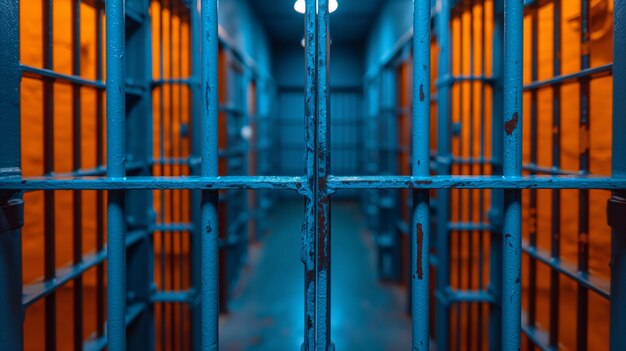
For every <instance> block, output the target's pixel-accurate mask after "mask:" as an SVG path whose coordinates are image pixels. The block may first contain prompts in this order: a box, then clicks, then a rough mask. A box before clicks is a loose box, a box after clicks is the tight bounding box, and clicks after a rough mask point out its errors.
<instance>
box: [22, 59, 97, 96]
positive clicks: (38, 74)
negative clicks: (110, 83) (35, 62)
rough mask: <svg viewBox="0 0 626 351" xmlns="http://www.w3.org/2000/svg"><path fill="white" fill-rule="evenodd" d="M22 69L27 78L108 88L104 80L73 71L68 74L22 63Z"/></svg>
mask: <svg viewBox="0 0 626 351" xmlns="http://www.w3.org/2000/svg"><path fill="white" fill-rule="evenodd" d="M20 70H21V71H22V75H23V76H24V77H26V78H34V79H41V80H44V81H46V80H52V81H55V82H60V83H68V84H73V85H80V86H85V87H92V88H96V89H99V90H104V89H105V88H106V84H105V82H103V81H102V80H99V79H96V80H90V79H86V78H82V77H81V76H80V75H78V74H76V73H72V75H67V74H63V73H59V72H55V71H53V70H52V69H51V68H38V67H32V66H28V65H20Z"/></svg>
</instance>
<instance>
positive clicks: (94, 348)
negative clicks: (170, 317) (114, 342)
mask: <svg viewBox="0 0 626 351" xmlns="http://www.w3.org/2000/svg"><path fill="white" fill-rule="evenodd" d="M148 308H150V305H149V304H147V303H144V302H137V303H132V304H129V305H128V313H127V314H126V318H125V319H124V323H123V324H122V326H121V327H122V328H128V327H129V326H130V325H131V324H133V323H135V321H136V320H137V319H138V318H139V317H140V316H141V315H142V314H143V313H144V312H145V311H146V309H148ZM108 340H109V336H108V335H107V334H102V335H99V334H94V335H92V336H91V337H90V338H89V339H88V340H87V341H85V343H84V345H83V349H84V350H87V351H102V350H105V349H106V350H109V347H108V345H107V341H108Z"/></svg>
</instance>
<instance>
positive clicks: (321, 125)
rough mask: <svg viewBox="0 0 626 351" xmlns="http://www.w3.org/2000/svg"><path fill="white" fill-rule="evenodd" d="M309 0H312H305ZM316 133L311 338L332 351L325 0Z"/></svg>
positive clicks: (321, 2)
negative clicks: (313, 317) (313, 280)
mask: <svg viewBox="0 0 626 351" xmlns="http://www.w3.org/2000/svg"><path fill="white" fill-rule="evenodd" d="M309 2H312V1H309ZM317 7H318V11H317V36H316V39H317V55H316V56H317V57H316V59H317V62H316V67H315V71H316V74H317V80H316V87H315V90H316V92H317V126H316V127H317V133H316V135H315V137H316V148H315V159H316V173H317V174H316V180H315V187H316V190H315V208H316V215H315V218H314V221H315V227H316V229H315V239H316V248H315V257H316V278H315V280H316V286H317V292H316V301H315V304H316V306H315V313H316V316H315V318H316V321H315V334H316V335H315V338H316V348H315V350H317V351H327V350H332V349H333V348H334V347H333V346H332V344H331V329H330V294H331V288H330V282H331V279H330V276H331V274H330V273H331V266H330V255H331V250H330V197H329V193H328V180H327V179H328V176H329V175H330V84H329V76H330V67H329V66H330V38H329V13H328V0H318V1H317Z"/></svg>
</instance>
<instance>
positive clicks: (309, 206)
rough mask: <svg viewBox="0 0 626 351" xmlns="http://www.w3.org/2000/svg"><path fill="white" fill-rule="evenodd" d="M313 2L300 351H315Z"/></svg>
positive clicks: (312, 10) (308, 15)
mask: <svg viewBox="0 0 626 351" xmlns="http://www.w3.org/2000/svg"><path fill="white" fill-rule="evenodd" d="M316 8H317V1H307V2H306V11H305V27H304V33H305V67H306V69H305V91H304V96H305V100H304V103H305V104H304V118H305V120H304V126H305V128H304V138H305V150H306V151H305V167H306V168H305V173H306V178H307V185H306V194H305V200H304V206H305V213H304V223H303V233H302V261H303V263H304V270H305V273H304V276H305V278H304V294H305V304H304V326H305V327H304V328H305V329H304V344H303V347H302V349H303V351H315V350H317V348H316V347H315V345H316V339H315V331H316V322H317V318H316V310H315V304H316V299H317V277H316V266H317V264H316V257H315V253H316V250H315V248H316V247H315V245H316V244H315V237H316V233H315V229H316V223H317V222H316V220H315V217H316V213H317V210H316V208H315V202H316V186H315V183H316V180H317V179H316V177H317V162H316V159H315V150H316V147H317V143H316V141H317V137H316V131H317V128H316V125H317V66H316V64H317V34H318V33H317V15H316Z"/></svg>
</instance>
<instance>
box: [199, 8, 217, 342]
mask: <svg viewBox="0 0 626 351" xmlns="http://www.w3.org/2000/svg"><path fill="white" fill-rule="evenodd" d="M201 8H202V9H201V11H200V16H201V32H202V35H201V44H200V47H201V63H200V64H201V89H202V104H201V108H202V110H201V111H202V113H201V123H202V137H201V138H202V139H201V143H202V145H201V147H202V164H201V167H202V168H201V174H202V176H205V177H209V176H217V174H218V129H217V122H218V104H219V97H218V67H217V62H218V60H217V58H218V17H217V0H201ZM217 206H218V192H217V191H203V193H202V225H201V228H202V229H201V231H200V233H201V238H202V239H201V246H202V251H201V269H200V275H201V276H200V280H201V327H200V328H201V329H200V330H201V338H202V341H201V349H202V350H204V351H207V350H213V351H217V349H218V347H219V346H218V345H219V343H218V316H219V304H218V291H219V287H218V279H219V276H218V261H219V249H218V239H219V238H218V233H219V230H218V214H217Z"/></svg>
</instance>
